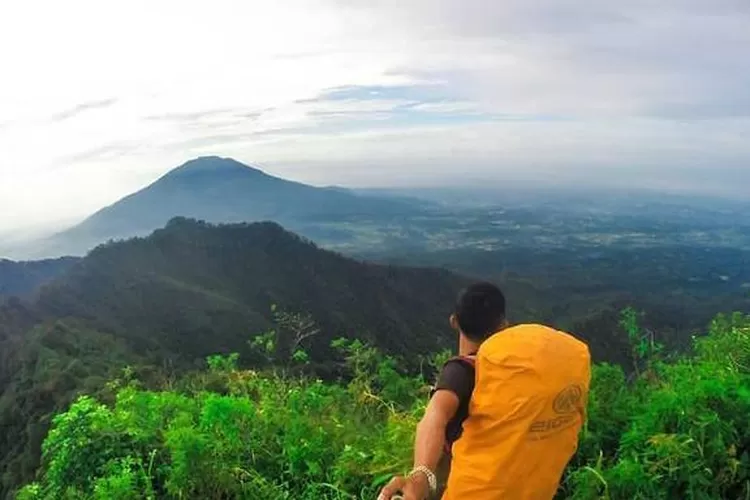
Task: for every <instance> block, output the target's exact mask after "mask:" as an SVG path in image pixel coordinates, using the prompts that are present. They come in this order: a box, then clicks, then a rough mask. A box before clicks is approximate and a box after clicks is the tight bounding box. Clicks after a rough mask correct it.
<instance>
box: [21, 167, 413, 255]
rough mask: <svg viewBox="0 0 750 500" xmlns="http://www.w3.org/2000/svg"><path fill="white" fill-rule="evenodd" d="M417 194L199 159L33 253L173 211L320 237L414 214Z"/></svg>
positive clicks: (106, 236)
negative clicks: (355, 222) (303, 179)
mask: <svg viewBox="0 0 750 500" xmlns="http://www.w3.org/2000/svg"><path fill="white" fill-rule="evenodd" d="M418 208H419V202H416V201H415V200H406V199H403V200H400V199H394V198H387V199H386V198H379V197H373V196H366V195H360V194H356V193H354V192H353V191H349V190H346V189H341V188H338V187H329V188H319V187H314V186H309V185H306V184H301V183H298V182H293V181H289V180H285V179H281V178H279V177H274V176H272V175H269V174H266V173H265V172H263V171H261V170H258V169H256V168H253V167H250V166H247V165H244V164H242V163H240V162H238V161H236V160H232V159H230V158H221V157H218V156H206V157H201V158H197V159H194V160H191V161H188V162H187V163H185V164H183V165H181V166H180V167H177V168H176V169H174V170H172V171H170V172H168V173H167V174H165V175H164V176H162V177H161V178H159V179H158V180H156V181H155V182H154V183H152V184H151V185H149V186H147V187H145V188H143V189H141V190H140V191H137V192H135V193H133V194H131V195H128V196H126V197H125V198H122V199H121V200H119V201H117V202H116V203H114V204H113V205H110V206H108V207H105V208H103V209H101V210H99V211H98V212H96V213H94V214H93V215H91V216H90V217H88V218H87V219H86V220H84V221H83V222H81V223H80V224H78V225H77V226H74V227H73V228H71V229H68V230H66V231H63V232H61V233H59V234H56V235H54V236H52V237H50V238H48V239H47V240H45V241H43V242H41V243H40V244H39V245H37V247H38V248H37V251H36V253H35V255H34V257H36V258H40V257H50V256H58V255H82V254H85V253H86V252H87V251H88V250H90V249H91V248H93V247H94V246H96V245H97V244H99V243H103V242H105V241H108V240H112V239H124V238H129V237H133V236H144V235H147V234H149V233H150V232H151V231H153V230H155V229H157V228H160V227H163V226H164V225H165V224H166V223H167V222H168V221H169V220H170V219H172V218H173V217H188V218H194V219H199V220H204V221H207V222H211V223H238V222H258V221H274V222H277V223H280V224H283V225H284V227H287V228H289V229H291V230H294V231H296V232H300V233H301V234H304V235H305V236H307V237H311V238H315V237H316V236H317V234H316V232H315V226H316V224H317V223H319V222H332V221H333V222H335V221H341V220H346V219H349V218H355V217H378V218H381V217H394V216H398V215H401V214H405V213H414V210H415V209H418Z"/></svg>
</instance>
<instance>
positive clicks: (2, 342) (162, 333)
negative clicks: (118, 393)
mask: <svg viewBox="0 0 750 500" xmlns="http://www.w3.org/2000/svg"><path fill="white" fill-rule="evenodd" d="M465 283H466V280H465V279H463V278H460V277H457V276H455V275H453V274H450V273H448V272H446V271H440V270H425V269H410V268H396V267H390V266H379V265H373V264H366V263H360V262H357V261H354V260H350V259H346V258H344V257H342V256H340V255H337V254H334V253H330V252H326V251H322V250H320V249H318V248H317V247H315V245H313V244H312V243H310V242H308V241H305V240H302V239H300V238H299V237H297V236H295V235H293V234H291V233H288V232H286V231H284V230H283V229H282V228H281V227H280V226H278V225H275V224H270V223H268V224H250V225H248V224H238V225H227V226H219V227H216V226H210V225H208V224H203V223H199V222H195V221H189V220H186V219H176V220H174V221H172V222H171V223H170V224H169V225H168V226H167V227H166V228H165V229H162V230H159V231H157V232H155V233H154V234H153V235H152V236H150V237H148V238H140V239H134V240H130V241H126V242H119V243H112V244H108V245H105V246H102V247H100V248H98V249H96V250H95V251H93V252H92V253H91V254H90V255H88V256H87V257H86V258H84V259H83V260H81V261H80V262H78V263H77V264H75V265H74V266H73V267H72V268H71V269H70V270H69V271H68V272H67V274H66V275H65V276H64V277H63V278H62V279H60V280H57V281H55V282H54V283H52V284H50V285H48V286H46V287H45V288H43V289H42V290H40V291H39V292H38V293H37V294H36V296H35V298H34V299H33V300H31V301H28V302H24V301H21V300H19V299H9V300H7V301H6V302H5V303H2V302H0V426H1V428H2V432H0V470H2V483H1V484H0V498H1V497H2V496H4V493H5V492H7V491H8V490H10V489H11V488H12V487H13V486H14V485H17V484H19V482H21V481H26V480H28V479H29V478H30V477H31V475H32V474H33V472H34V470H35V469H36V468H37V466H38V459H39V453H40V448H41V441H42V439H43V436H44V434H45V432H46V429H47V426H48V423H49V415H50V414H51V413H52V412H54V411H59V410H61V409H63V408H64V407H65V406H66V405H67V404H68V403H69V402H70V400H71V398H73V397H74V395H75V394H76V393H78V391H80V390H92V389H94V388H96V387H100V386H102V385H103V384H104V382H105V381H106V380H108V379H109V378H111V377H113V376H114V375H115V374H116V372H117V370H119V369H120V368H121V367H122V366H124V365H126V364H128V365H131V366H133V368H134V369H135V370H136V371H137V372H138V373H139V376H140V377H141V378H142V379H145V380H151V379H153V378H156V377H157V375H156V373H158V372H164V371H166V372H170V373H173V374H174V375H175V376H178V375H179V374H180V373H182V372H184V371H186V370H191V369H194V368H196V366H198V365H199V364H200V363H202V360H203V359H204V358H205V357H206V356H207V355H209V354H211V353H222V354H227V353H230V352H238V353H240V354H241V356H242V357H243V359H246V360H248V362H251V363H255V364H257V363H261V362H263V361H264V360H265V357H264V356H261V355H260V354H258V352H257V351H256V350H254V349H252V348H251V347H250V346H249V345H248V344H247V337H248V335H249V332H254V331H266V330H268V329H269V328H271V326H272V325H273V324H274V313H273V312H272V311H271V305H272V304H278V305H279V307H280V308H281V309H283V310H292V311H309V312H310V314H311V315H312V316H313V317H314V318H315V321H316V323H317V325H318V331H317V332H315V334H314V336H313V338H312V339H310V340H311V342H309V344H308V349H307V354H308V356H309V358H310V359H309V361H310V364H311V367H312V368H314V369H315V370H316V373H318V374H319V375H320V376H322V377H325V378H327V379H330V378H334V377H336V376H338V375H339V372H340V367H339V366H337V365H336V364H334V363H331V362H330V359H331V358H332V357H333V356H334V355H335V351H334V350H332V349H331V348H330V343H331V341H332V340H334V339H335V338H338V337H341V336H346V337H349V338H359V339H361V340H362V341H365V342H367V343H368V344H370V345H373V346H375V347H377V348H379V349H381V350H382V351H383V352H385V353H396V352H399V353H407V352H409V353H426V352H432V351H437V350H441V349H444V348H447V347H452V346H453V344H454V343H455V338H454V336H453V334H452V332H451V331H450V328H449V326H448V322H447V314H448V313H449V311H450V309H451V307H452V304H453V301H454V299H455V294H456V291H457V290H458V289H459V288H460V287H461V286H463V284H465ZM296 335H297V333H296V332H295V330H294V329H285V330H283V331H282V332H281V336H282V337H281V338H280V339H279V341H278V342H277V349H278V351H279V352H278V353H276V357H277V358H279V359H281V360H282V361H283V362H284V363H286V362H287V361H288V358H289V357H290V356H291V355H292V352H291V351H292V348H293V346H294V344H295V343H296V342H297V338H296ZM405 363H406V364H407V365H408V366H410V367H412V368H414V369H416V367H417V366H418V365H419V360H418V359H417V357H416V356H413V357H408V358H407V360H406V362H405Z"/></svg>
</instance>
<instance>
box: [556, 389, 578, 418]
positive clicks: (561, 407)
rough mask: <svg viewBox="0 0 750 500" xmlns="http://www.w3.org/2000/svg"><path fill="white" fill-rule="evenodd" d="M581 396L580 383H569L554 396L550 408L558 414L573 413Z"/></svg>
mask: <svg viewBox="0 0 750 500" xmlns="http://www.w3.org/2000/svg"><path fill="white" fill-rule="evenodd" d="M582 397H583V388H582V387H581V386H580V385H578V384H573V385H569V386H568V387H566V388H565V389H563V390H562V391H561V392H560V393H559V394H558V395H557V396H556V397H555V400H554V402H553V403H552V408H553V409H554V410H555V413H558V414H560V415H565V414H568V413H575V412H576V411H577V410H578V408H579V407H580V405H581V398H582Z"/></svg>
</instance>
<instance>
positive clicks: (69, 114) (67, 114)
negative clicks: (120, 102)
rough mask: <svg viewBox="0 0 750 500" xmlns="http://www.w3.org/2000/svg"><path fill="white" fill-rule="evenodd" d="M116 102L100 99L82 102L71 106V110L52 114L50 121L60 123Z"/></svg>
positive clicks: (114, 100) (115, 100)
mask: <svg viewBox="0 0 750 500" xmlns="http://www.w3.org/2000/svg"><path fill="white" fill-rule="evenodd" d="M116 102H117V99H102V100H99V101H88V102H82V103H81V104H77V105H75V106H73V107H72V108H69V109H66V110H64V111H61V112H59V113H55V114H53V115H52V116H51V117H50V120H52V121H53V122H61V121H64V120H69V119H71V118H75V117H76V116H78V115H80V114H81V113H85V112H87V111H93V110H96V109H104V108H108V107H110V106H112V105H114V104H115V103H116Z"/></svg>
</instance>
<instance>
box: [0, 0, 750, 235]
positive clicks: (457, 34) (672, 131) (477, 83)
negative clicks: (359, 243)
mask: <svg viewBox="0 0 750 500" xmlns="http://www.w3.org/2000/svg"><path fill="white" fill-rule="evenodd" d="M41 12H43V13H44V15H40V13H41ZM0 53H1V54H2V57H3V61H4V69H5V72H4V73H5V75H8V76H6V78H5V79H4V81H3V89H2V91H1V92H0V237H3V238H5V239H9V238H10V237H11V236H10V235H11V234H13V235H16V236H18V235H19V234H21V233H25V234H26V237H28V235H30V234H37V233H41V232H47V231H49V230H51V229H56V228H62V227H64V226H67V225H70V224H73V223H74V222H76V221H78V220H81V219H83V218H85V217H86V216H87V215H89V214H91V213H93V212H95V211H96V210H98V209H100V208H102V207H103V206H106V205H109V204H111V203H113V202H115V201H116V200H118V199H119V198H121V197H123V196H125V195H127V194H129V193H131V192H133V191H136V190H138V189H140V188H142V187H144V186H145V185H147V184H149V183H150V182H152V181H154V180H155V179H156V178H158V177H159V176H161V175H163V174H164V173H166V172H167V171H168V170H170V169H172V168H174V167H177V166H178V165H180V164H181V163H183V162H185V161H187V160H189V159H191V158H194V157H196V156H201V155H207V154H219V155H221V156H229V157H233V158H236V159H237V160H239V161H242V162H243V163H248V164H253V165H258V166H260V167H261V168H262V169H264V170H265V171H267V172H269V173H271V174H273V175H277V176H279V177H284V178H289V179H293V180H297V181H301V182H307V183H310V184H313V185H321V186H322V185H331V184H333V185H341V186H345V187H379V188H385V187H394V188H398V187H439V186H459V187H472V186H483V185H487V184H492V183H497V184H498V185H502V184H503V183H507V184H512V183H521V184H523V183H525V184H531V185H534V184H537V183H538V184H540V185H541V184H545V185H548V186H558V187H559V188H560V189H567V188H570V187H576V188H581V187H582V188H584V189H586V187H588V188H590V189H634V190H639V191H640V190H651V191H657V192H660V191H663V192H676V193H696V194H698V193H700V194H702V195H706V196H715V197H721V196H726V197H733V198H738V199H740V198H742V197H743V196H745V197H746V196H747V195H746V194H745V192H746V191H747V188H743V187H742V186H743V185H744V186H747V185H750V143H749V142H748V141H747V137H750V99H748V93H747V88H750V67H749V66H748V65H747V63H746V62H745V59H746V57H745V56H746V54H748V53H750V4H748V2H746V1H744V0H716V1H714V2H710V3H709V2H700V1H697V0H665V1H663V2H659V3H658V4H655V3H653V2H646V1H641V0H636V1H634V2H629V3H626V4H614V3H611V4H606V5H605V4H596V5H592V4H591V3H590V2H584V1H583V0H574V1H572V2H566V3H564V4H561V3H559V2H556V1H554V0H544V1H540V2H536V3H534V4H533V5H531V4H529V3H528V2H523V1H521V0H510V1H508V2H501V3H498V2H493V1H490V0H463V1H461V0H437V1H428V0H414V1H411V2H408V3H406V2H398V1H396V0H384V1H382V2H365V1H361V0H347V1H344V0H289V1H286V2H284V3H283V5H280V4H279V3H278V2H253V3H252V4H251V3H248V2H239V1H232V0H219V1H216V2H211V3H203V2H200V3H199V2H184V1H183V2H177V1H165V2H160V3H159V4H158V5H154V4H153V2H145V1H144V0H135V1H131V2H116V3H107V4H106V5H105V4H103V3H101V2H96V1H92V0H72V1H70V2H65V3H64V4H61V3H59V2H51V1H43V0H30V1H28V2H14V3H12V4H9V5H4V6H2V7H0Z"/></svg>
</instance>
